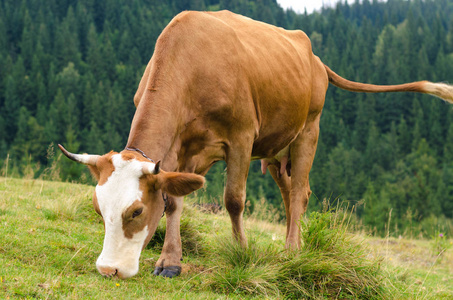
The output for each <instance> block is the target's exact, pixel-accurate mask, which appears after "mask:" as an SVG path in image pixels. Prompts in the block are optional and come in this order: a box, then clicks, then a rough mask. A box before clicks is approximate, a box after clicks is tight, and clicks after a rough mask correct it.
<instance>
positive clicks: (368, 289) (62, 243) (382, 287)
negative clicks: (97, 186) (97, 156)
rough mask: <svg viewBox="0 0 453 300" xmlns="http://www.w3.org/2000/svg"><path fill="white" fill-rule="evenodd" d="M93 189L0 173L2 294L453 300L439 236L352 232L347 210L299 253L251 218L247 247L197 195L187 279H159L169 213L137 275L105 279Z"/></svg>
mask: <svg viewBox="0 0 453 300" xmlns="http://www.w3.org/2000/svg"><path fill="white" fill-rule="evenodd" d="M92 193H93V187H91V186H84V185H77V184H70V183H60V182H50V181H42V180H22V179H12V178H8V179H6V178H4V177H0V234H1V239H0V299H15V298H20V299H62V298H64V299H92V298H96V299H107V298H120V299H126V298H132V297H133V298H137V299H263V298H268V299H288V298H296V299H373V298H374V299H451V298H453V254H452V252H453V249H451V247H450V248H449V249H447V250H446V251H444V252H442V254H440V255H439V254H436V253H435V250H434V249H438V247H434V246H436V245H433V241H432V240H409V239H404V238H401V239H394V238H387V239H380V238H373V237H367V236H366V235H363V234H351V233H350V232H349V231H348V219H347V217H343V216H344V215H345V214H337V213H322V214H312V215H310V216H309V218H307V219H305V220H304V222H303V224H302V226H301V227H302V228H301V230H302V241H303V245H304V246H303V248H302V249H301V251H300V252H288V251H285V250H284V235H285V228H284V226H283V225H281V224H278V223H269V222H265V221H260V220H258V219H255V218H253V216H250V217H248V218H247V220H246V231H247V235H248V238H249V246H248V247H247V248H246V249H243V248H241V247H239V246H238V245H237V244H236V243H234V242H232V241H231V234H230V230H231V225H230V221H229V218H228V216H227V215H226V214H225V212H222V213H221V214H211V213H202V212H200V211H199V210H198V209H196V208H194V206H193V205H192V204H191V203H192V202H193V201H191V200H190V199H188V200H187V201H186V206H185V209H184V213H183V218H182V221H181V234H182V239H183V243H184V246H183V247H184V260H183V270H182V274H181V276H180V277H178V278H175V279H166V278H160V277H155V276H152V271H153V269H154V263H155V262H156V261H157V259H158V258H159V255H160V249H161V247H162V242H163V238H164V234H165V222H164V219H165V218H163V220H162V221H161V223H160V225H159V228H158V231H157V233H156V235H155V237H154V238H153V240H152V241H151V243H150V244H149V245H148V247H147V248H146V249H145V250H144V251H143V252H142V255H141V258H140V271H139V273H138V274H137V275H136V276H135V277H133V278H131V279H128V280H125V281H121V280H117V279H107V278H103V277H102V276H100V275H99V274H98V272H97V271H96V268H95V261H96V259H97V256H98V255H99V254H100V252H101V250H102V242H103V235H104V229H103V225H102V220H101V219H100V217H99V216H97V214H96V213H95V212H94V210H93V208H92V205H91V196H92ZM340 216H341V217H340ZM442 242H443V243H447V244H446V245H449V243H451V239H449V240H448V239H445V240H442ZM447 248H448V247H447Z"/></svg>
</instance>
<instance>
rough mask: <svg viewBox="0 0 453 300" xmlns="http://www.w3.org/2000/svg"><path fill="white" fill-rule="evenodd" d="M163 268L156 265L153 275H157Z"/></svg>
mask: <svg viewBox="0 0 453 300" xmlns="http://www.w3.org/2000/svg"><path fill="white" fill-rule="evenodd" d="M163 270H164V268H162V267H156V268H155V269H154V272H153V275H154V276H159V275H160V273H162V271H163Z"/></svg>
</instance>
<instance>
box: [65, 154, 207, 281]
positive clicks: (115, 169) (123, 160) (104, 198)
mask: <svg viewBox="0 0 453 300" xmlns="http://www.w3.org/2000/svg"><path fill="white" fill-rule="evenodd" d="M58 146H59V147H60V149H61V151H62V152H63V153H64V154H65V155H66V156H67V157H68V158H70V159H72V160H74V161H76V162H79V163H82V164H85V165H87V166H88V167H89V169H90V171H91V173H92V174H93V176H94V177H95V178H96V179H97V181H98V184H97V186H96V189H95V192H94V195H93V205H94V209H95V210H96V212H97V213H98V214H99V215H101V216H102V218H103V221H104V228H105V237H104V247H103V249H102V253H101V255H100V256H99V258H98V260H97V262H96V267H97V269H98V271H99V272H100V273H101V274H102V275H104V276H109V277H110V276H118V277H120V278H128V277H131V276H134V275H135V274H136V273H137V272H138V268H139V267H138V265H139V258H140V253H141V251H142V249H143V248H144V247H145V246H146V245H147V244H148V242H149V241H150V239H151V238H152V236H153V234H154V232H155V231H156V228H157V225H158V223H159V220H160V218H161V217H162V213H163V212H164V209H165V202H164V200H163V196H162V193H167V194H168V195H172V196H177V197H180V196H184V195H187V194H190V193H192V192H193V191H195V190H197V189H199V188H201V187H202V186H203V184H204V178H203V177H202V176H199V175H196V174H191V173H178V172H164V171H161V170H159V163H157V164H155V163H152V162H150V161H144V160H145V158H143V157H141V156H140V155H137V154H135V153H132V152H131V151H123V152H121V153H116V152H110V153H108V154H105V155H102V156H101V155H88V154H73V153H70V152H68V151H67V150H66V149H65V148H63V146H61V145H58Z"/></svg>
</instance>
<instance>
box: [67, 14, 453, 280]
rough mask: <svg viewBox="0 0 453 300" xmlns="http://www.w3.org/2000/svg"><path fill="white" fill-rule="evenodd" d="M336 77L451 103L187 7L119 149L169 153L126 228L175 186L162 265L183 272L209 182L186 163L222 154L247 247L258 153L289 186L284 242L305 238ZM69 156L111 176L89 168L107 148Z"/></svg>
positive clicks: (237, 227) (441, 90)
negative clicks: (186, 241) (185, 236)
mask: <svg viewBox="0 0 453 300" xmlns="http://www.w3.org/2000/svg"><path fill="white" fill-rule="evenodd" d="M329 82H330V83H332V84H334V85H336V86H338V87H340V88H343V89H347V90H350V91H355V92H402V91H411V92H421V93H429V94H432V95H435V96H438V97H441V98H443V99H445V100H446V101H449V102H453V88H452V87H451V86H449V85H446V84H438V83H431V82H427V81H422V82H414V83H408V84H402V85H393V86H377V85H371V84H361V83H356V82H352V81H348V80H346V79H344V78H342V77H341V76H339V75H337V74H335V73H334V72H333V71H332V70H330V68H328V67H327V66H325V65H324V64H323V63H322V62H321V60H320V59H319V58H318V57H317V56H315V55H314V54H313V52H312V49H311V44H310V41H309V39H308V37H307V36H306V35H305V34H304V33H303V32H302V31H287V30H284V29H282V28H277V27H275V26H272V25H268V24H265V23H262V22H257V21H254V20H252V19H249V18H246V17H243V16H240V15H236V14H233V13H231V12H228V11H221V12H183V13H181V14H179V15H177V16H176V17H175V18H174V19H173V20H172V21H171V22H170V24H169V25H168V26H167V27H166V28H165V29H164V31H163V32H162V34H161V35H160V37H159V39H158V40H157V42H156V47H155V52H154V54H153V56H152V58H151V60H150V62H149V64H148V66H147V68H146V70H145V73H144V75H143V77H142V80H141V81H140V84H139V87H138V90H137V93H136V95H135V97H134V103H135V105H136V107H137V110H136V113H135V116H134V119H133V121H132V125H131V131H130V135H129V139H128V142H127V149H129V150H130V151H132V152H128V151H129V150H125V151H123V152H122V154H123V155H124V156H123V159H124V160H127V159H128V157H129V159H132V158H135V159H137V160H143V161H144V160H147V159H146V158H143V157H141V156H144V157H146V156H148V157H151V158H152V159H153V160H154V161H161V163H162V164H161V165H162V169H163V170H165V171H167V172H162V173H160V174H159V175H148V177H149V178H148V177H146V178H145V177H142V178H141V179H140V186H141V190H142V191H143V192H144V194H145V200H146V201H145V200H143V201H144V203H145V204H146V203H153V205H154V207H153V208H147V207H145V208H143V209H142V204H141V203H140V202H139V201H138V202H134V204H133V205H132V206H131V207H130V208H128V210H126V212H125V214H124V215H123V220H125V221H124V222H123V230H124V232H125V233H126V237H127V238H130V237H132V236H134V234H135V233H137V232H141V230H142V228H145V227H144V226H145V225H144V224H145V223H140V224H139V225H140V226H138V225H136V226H135V225H134V226H130V225H129V224H132V221H131V220H133V219H134V217H133V216H134V214H138V211H139V212H142V214H140V215H139V216H138V217H136V218H137V219H136V220H145V219H146V220H148V219H149V220H148V221H146V223H147V224H148V226H149V228H151V229H150V232H149V236H148V237H147V238H146V241H149V239H150V238H151V235H152V233H153V232H154V230H155V227H156V226H157V222H158V221H159V220H158V219H157V217H156V216H157V215H160V214H161V211H162V210H161V209H163V208H161V207H163V206H164V205H163V202H161V201H162V198H161V191H162V192H164V194H165V193H168V194H169V197H168V201H167V203H166V204H167V211H166V221H167V227H166V236H165V242H164V246H163V249H162V254H161V256H160V258H159V260H158V261H157V263H156V270H155V274H156V275H157V274H161V275H163V276H168V277H172V276H176V275H178V274H179V272H180V270H181V269H180V266H181V262H180V258H181V255H182V249H181V238H180V232H179V225H180V216H181V213H182V199H183V198H182V197H181V195H184V194H186V193H188V192H191V191H193V190H195V189H198V188H199V187H201V186H202V184H203V182H204V181H203V180H202V178H201V179H200V177H197V176H196V175H194V174H190V175H189V174H183V173H180V172H186V173H197V174H202V175H204V174H206V172H207V171H208V170H209V168H210V167H211V166H212V165H213V164H214V163H215V162H216V161H219V160H225V161H226V164H227V179H226V185H225V194H224V201H225V208H226V209H227V211H228V213H229V215H230V218H231V221H232V229H233V236H234V237H235V238H236V239H237V240H238V241H239V242H240V243H241V244H242V245H246V243H247V241H246V238H245V234H244V228H243V224H242V223H243V222H242V214H243V210H244V206H245V191H246V186H245V185H246V179H247V175H248V169H249V165H250V161H251V160H252V159H262V160H263V172H264V171H265V170H266V168H268V169H269V171H270V173H271V175H272V177H273V178H274V180H275V181H276V183H277V185H278V187H279V188H280V191H281V194H282V198H283V202H284V205H285V211H286V217H287V232H286V246H287V247H290V248H298V247H299V246H300V238H299V222H300V218H301V216H302V214H304V213H305V211H306V208H307V204H308V198H309V197H310V195H311V190H310V186H309V180H308V175H309V172H310V169H311V166H312V163H313V159H314V156H315V152H316V146H317V141H318V134H319V120H320V115H321V111H322V108H323V105H324V98H325V93H326V90H327V87H328V84H329ZM131 149H132V150H131ZM134 149H135V150H134ZM62 151H63V149H62ZM134 151H135V152H134ZM143 153H146V156H145V155H143ZM65 154H66V155H67V156H68V157H70V158H71V159H73V160H76V161H79V162H82V163H85V164H88V165H90V164H91V165H92V166H91V169H92V171H93V173H94V174H95V176H97V177H98V178H99V180H100V182H101V183H102V182H103V181H104V180H105V179H104V178H105V176H109V174H111V171H112V169H111V168H104V171H103V170H100V169H97V168H94V167H93V163H92V161H93V162H94V164H95V165H96V166H97V165H100V164H101V163H102V159H103V158H99V157H98V156H89V157H85V156H81V155H74V154H71V153H67V152H66V153H65ZM107 156H108V155H107ZM153 166H154V165H153ZM145 169H147V167H145ZM285 171H287V172H285ZM109 172H110V173H109ZM104 173H105V174H104ZM144 174H149V173H146V172H145V173H144ZM149 187H152V188H149ZM148 188H149V189H150V191H148V190H147V189H148ZM110 192H115V190H113V191H110ZM146 197H147V198H146ZM95 202H96V201H95ZM95 205H96V203H95ZM150 207H151V206H150ZM156 207H157V208H156ZM97 209H98V210H99V208H97ZM151 211H152V212H151ZM150 213H153V215H152V217H150V215H149V214H150ZM136 220H135V221H136ZM135 221H134V222H135ZM137 224H138V223H137ZM128 226H129V227H128ZM178 268H179V269H178ZM100 269H102V271H101V273H104V274H107V275H109V276H110V275H112V274H113V275H115V274H116V273H117V270H115V269H114V268H111V267H109V268H107V267H104V266H101V268H100ZM130 274H132V273H130Z"/></svg>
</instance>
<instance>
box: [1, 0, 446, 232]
mask: <svg viewBox="0 0 453 300" xmlns="http://www.w3.org/2000/svg"><path fill="white" fill-rule="evenodd" d="M187 9H192V10H218V9H229V10H232V11H234V12H237V13H241V14H244V15H247V16H249V17H251V18H254V19H257V20H262V21H265V22H268V23H272V24H275V25H278V26H281V27H284V28H287V29H301V30H303V31H305V32H306V33H307V34H308V36H309V37H310V38H311V40H312V43H313V50H314V52H315V54H316V55H318V56H319V57H320V58H321V59H322V60H323V62H324V63H326V64H327V65H329V66H330V67H331V68H332V69H333V70H334V71H336V72H337V73H338V74H340V75H342V76H344V77H346V78H348V79H351V80H355V81H361V82H369V83H377V84H395V83H403V82H408V81H415V80H423V79H427V80H430V81H443V82H450V83H453V2H452V1H449V0H426V1H420V0H415V1H405V0H388V1H387V2H380V1H376V0H373V1H372V2H370V1H369V0H363V1H360V2H359V1H358V0H356V1H355V2H354V3H348V2H346V1H345V2H342V3H340V4H338V5H337V6H336V7H335V8H324V9H322V10H321V11H320V12H315V13H313V14H307V13H305V14H296V13H295V12H293V11H291V10H288V11H285V10H283V9H282V8H281V7H279V6H278V4H277V2H276V0H166V1H164V0H161V1H159V0H133V1H119V0H79V1H78V0H47V1H38V0H22V1H17V0H0V166H3V167H2V169H1V170H2V172H3V175H6V172H8V175H10V176H11V175H13V176H34V177H38V176H42V177H44V178H46V177H50V173H52V174H53V175H55V174H58V177H60V178H61V179H63V180H70V181H79V182H91V179H90V177H89V175H88V173H87V171H86V170H85V168H84V166H80V165H78V164H75V163H72V162H69V161H68V160H64V159H59V153H56V151H55V144H57V143H62V144H64V145H65V146H66V147H67V149H68V150H70V151H73V152H88V153H93V154H102V153H105V152H108V151H110V150H112V149H113V150H115V151H120V150H122V149H123V148H124V146H125V143H126V140H127V136H128V133H129V125H130V122H131V120H132V116H133V114H134V110H135V108H134V105H133V95H134V93H135V90H136V88H137V86H138V82H139V80H140V78H141V76H142V74H143V71H144V68H145V66H146V64H147V62H148V61H149V59H150V57H151V55H152V53H153V48H154V43H155V41H156V39H157V37H158V35H159V33H160V32H161V30H162V29H163V28H164V27H165V26H166V24H168V22H169V21H170V20H171V18H172V17H173V16H174V15H176V14H177V13H178V12H180V11H182V10H187ZM51 166H52V167H51ZM30 170H34V171H30ZM30 172H31V175H30ZM207 177H208V184H207V188H206V190H205V191H204V193H203V197H204V199H206V201H217V202H221V200H220V199H221V197H222V196H221V195H222V192H223V182H224V164H222V163H218V164H216V165H215V166H214V167H213V168H212V170H211V171H210V172H209V174H208V176H207ZM311 188H312V190H313V195H312V197H311V199H310V205H309V207H310V209H317V208H319V207H320V205H321V204H320V203H321V202H322V200H323V199H325V198H327V199H331V201H333V200H335V199H337V200H340V201H342V203H350V204H351V205H355V206H356V207H357V208H356V211H357V216H358V218H359V220H360V222H361V223H362V224H365V225H367V226H369V228H371V229H373V230H375V231H376V232H377V233H379V234H383V233H384V232H385V231H386V228H385V226H386V224H387V221H388V218H389V215H390V212H391V218H392V224H393V225H391V228H390V233H391V234H395V235H398V234H405V233H408V231H410V230H412V229H411V228H412V227H413V225H414V224H418V225H420V227H419V228H424V227H426V228H427V227H429V226H431V227H432V226H436V224H443V225H442V226H445V224H450V231H451V230H452V229H451V219H452V218H453V106H451V105H450V106H449V105H448V104H446V103H444V102H443V101H441V100H438V99H434V98H432V97H430V96H426V95H418V94H410V93H398V94H395V93H393V94H362V93H350V92H346V91H343V90H340V89H337V88H335V87H332V86H331V87H330V88H329V90H328V93H327V98H326V105H325V109H324V111H323V116H322V120H321V134H320V140H319V145H318V151H317V155H316V158H315V162H314V165H313V169H312V172H311ZM247 193H248V195H247V201H248V204H249V208H248V209H249V210H250V211H253V209H254V208H255V207H256V206H257V205H261V203H262V202H260V200H261V199H266V201H267V202H269V203H271V204H272V205H274V206H276V207H282V205H281V198H280V195H279V192H278V188H277V186H276V185H275V184H274V183H273V181H272V178H271V176H270V175H269V174H267V175H266V176H264V175H262V174H261V172H260V164H259V162H254V163H252V166H251V169H250V176H249V181H248V190H247ZM278 211H279V212H280V213H281V217H283V214H284V209H279V210H278ZM425 225H426V226H425ZM439 226H440V225H439ZM440 228H442V227H440ZM442 230H443V229H442Z"/></svg>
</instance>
